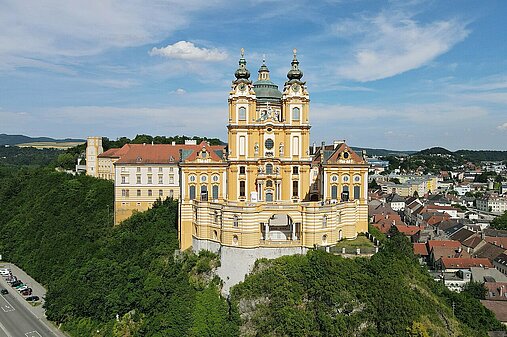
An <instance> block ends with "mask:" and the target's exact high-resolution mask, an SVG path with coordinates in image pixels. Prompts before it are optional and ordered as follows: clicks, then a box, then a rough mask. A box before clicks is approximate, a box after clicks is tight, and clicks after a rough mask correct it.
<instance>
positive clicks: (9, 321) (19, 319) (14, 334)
mask: <svg viewBox="0 0 507 337" xmlns="http://www.w3.org/2000/svg"><path fill="white" fill-rule="evenodd" d="M7 290H9V294H8V295H2V296H1V297H0V309H1V310H0V331H1V332H0V337H57V336H56V335H55V334H54V333H53V332H52V331H51V330H49V328H48V327H47V326H46V325H45V324H44V323H43V322H41V321H40V320H39V319H37V318H36V317H35V316H34V314H33V313H31V312H30V311H29V310H28V309H27V308H25V306H24V305H23V304H22V303H20V302H19V300H18V299H17V298H16V297H14V296H15V294H13V292H14V291H16V290H14V289H12V288H11V289H7ZM13 295H14V296H13Z"/></svg>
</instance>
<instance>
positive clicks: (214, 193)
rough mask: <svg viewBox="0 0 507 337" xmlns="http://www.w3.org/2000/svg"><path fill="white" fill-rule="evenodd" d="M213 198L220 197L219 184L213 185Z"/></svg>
mask: <svg viewBox="0 0 507 337" xmlns="http://www.w3.org/2000/svg"><path fill="white" fill-rule="evenodd" d="M212 193H213V199H218V185H213V187H212Z"/></svg>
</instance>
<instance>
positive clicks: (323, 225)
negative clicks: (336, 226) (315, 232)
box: [322, 215, 327, 228]
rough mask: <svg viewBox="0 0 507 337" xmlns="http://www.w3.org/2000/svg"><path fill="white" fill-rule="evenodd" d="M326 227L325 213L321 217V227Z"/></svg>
mask: <svg viewBox="0 0 507 337" xmlns="http://www.w3.org/2000/svg"><path fill="white" fill-rule="evenodd" d="M326 227H327V215H324V216H323V217H322V228H326Z"/></svg>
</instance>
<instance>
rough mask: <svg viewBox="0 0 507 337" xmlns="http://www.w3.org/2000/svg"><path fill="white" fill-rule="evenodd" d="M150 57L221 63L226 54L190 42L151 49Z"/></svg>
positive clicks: (180, 42)
mask: <svg viewBox="0 0 507 337" xmlns="http://www.w3.org/2000/svg"><path fill="white" fill-rule="evenodd" d="M150 55H151V56H154V55H159V56H164V57H167V58H173V59H180V60H190V61H212V62H213V61H223V60H225V59H227V53H226V52H224V51H220V50H218V49H216V48H213V49H207V48H199V47H196V46H195V45H194V44H193V43H192V42H188V41H178V42H176V43H175V44H170V45H167V46H166V47H163V48H155V47H154V48H153V49H152V50H151V51H150Z"/></svg>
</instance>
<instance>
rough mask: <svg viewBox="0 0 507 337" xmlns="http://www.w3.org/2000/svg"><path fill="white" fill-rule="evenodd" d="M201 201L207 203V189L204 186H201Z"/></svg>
mask: <svg viewBox="0 0 507 337" xmlns="http://www.w3.org/2000/svg"><path fill="white" fill-rule="evenodd" d="M201 200H202V201H208V187H207V186H206V185H201Z"/></svg>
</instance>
